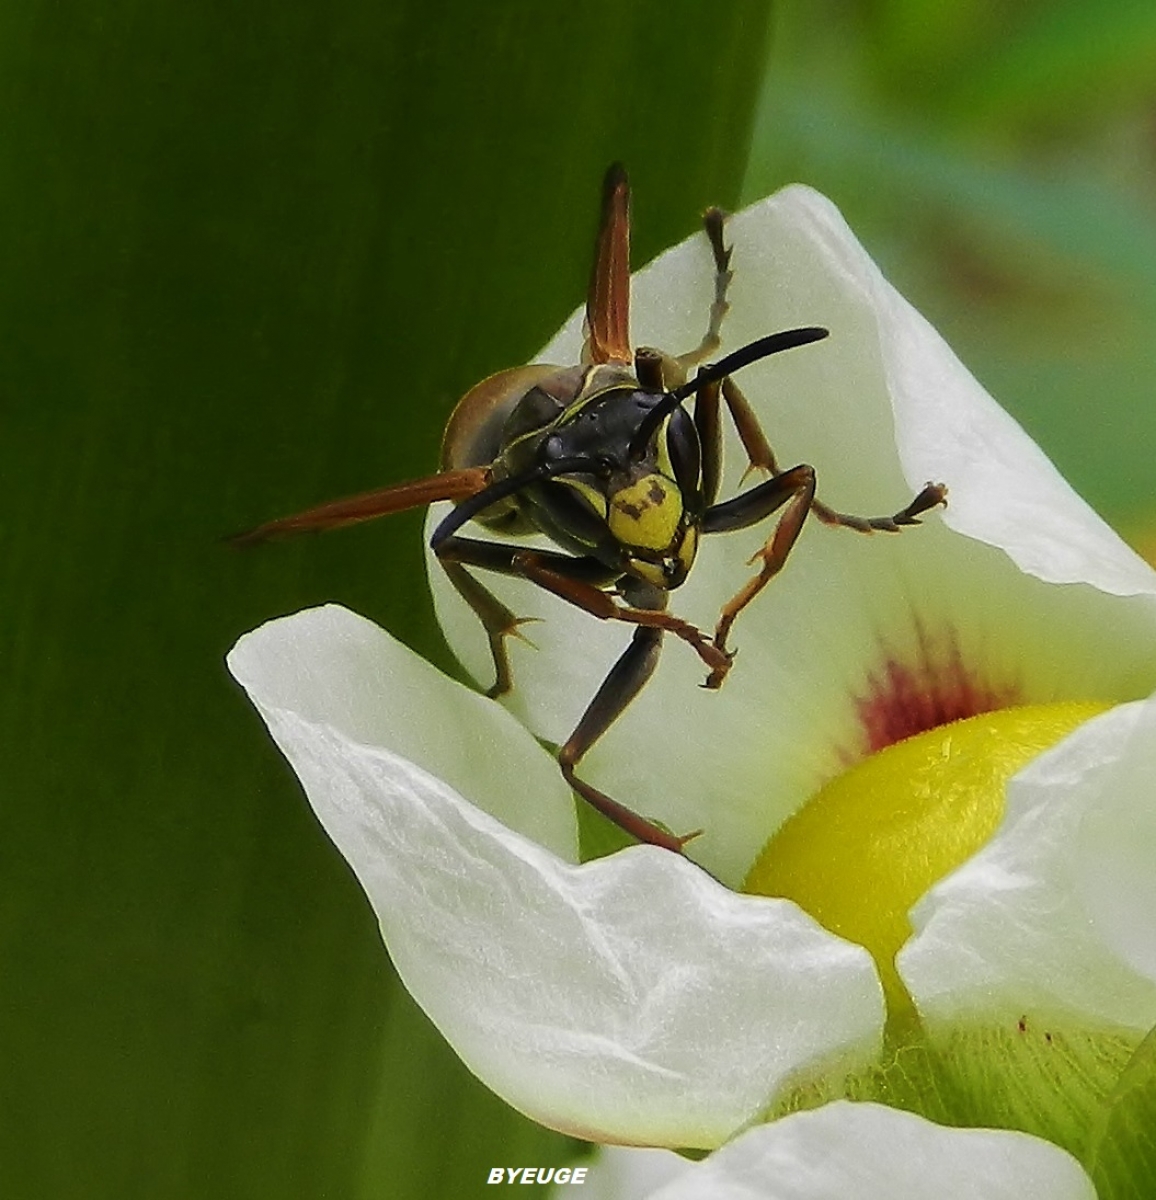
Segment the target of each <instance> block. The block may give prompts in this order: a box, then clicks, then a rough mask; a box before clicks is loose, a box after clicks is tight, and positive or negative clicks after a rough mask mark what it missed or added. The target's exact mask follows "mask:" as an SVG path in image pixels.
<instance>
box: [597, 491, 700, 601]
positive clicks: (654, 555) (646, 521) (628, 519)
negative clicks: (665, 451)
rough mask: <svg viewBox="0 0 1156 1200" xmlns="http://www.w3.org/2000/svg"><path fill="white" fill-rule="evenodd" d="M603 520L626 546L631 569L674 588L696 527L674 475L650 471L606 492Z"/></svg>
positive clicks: (694, 542)
mask: <svg viewBox="0 0 1156 1200" xmlns="http://www.w3.org/2000/svg"><path fill="white" fill-rule="evenodd" d="M607 524H608V525H609V526H610V532H611V534H612V536H613V537H614V540H615V541H616V542H618V543H619V545H621V546H622V547H623V549H625V550H627V551H628V554H627V559H626V563H627V566H628V567H629V568H630V571H631V573H632V574H635V575H637V576H638V577H639V578H641V579H644V580H646V582H647V583H653V584H654V585H655V586H656V587H661V588H672V587H677V586H678V585H679V584H680V583H682V581H683V580H684V579H685V578H686V575H687V572H688V571H689V570H690V567H691V564H692V563H693V562H694V556H695V551H696V550H697V549H698V531H697V529H696V528H695V526H694V525H693V524H692V523H691V522H690V521H689V520H688V517H687V513H686V510H685V508H684V506H683V496H682V492H681V490H680V489H679V487H678V484H676V483H675V482H674V480H673V479H668V478H667V477H666V476H665V475H659V474H657V473H654V472H651V473H649V474H646V475H642V476H640V477H639V478H637V479H634V480H632V481H630V482H628V483H626V484H624V485H623V486H622V487H619V488H617V489H616V490H613V491H611V492H610V495H609V502H608V511H607ZM631 552H633V553H631Z"/></svg>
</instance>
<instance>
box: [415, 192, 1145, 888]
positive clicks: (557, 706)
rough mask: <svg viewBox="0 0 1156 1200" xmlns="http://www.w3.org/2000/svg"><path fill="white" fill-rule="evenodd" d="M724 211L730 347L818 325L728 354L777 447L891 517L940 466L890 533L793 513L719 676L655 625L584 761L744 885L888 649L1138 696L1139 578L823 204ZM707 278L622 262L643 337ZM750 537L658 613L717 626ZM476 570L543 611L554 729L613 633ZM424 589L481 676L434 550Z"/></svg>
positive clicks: (1044, 688)
mask: <svg viewBox="0 0 1156 1200" xmlns="http://www.w3.org/2000/svg"><path fill="white" fill-rule="evenodd" d="M728 229H729V236H730V237H731V239H732V242H733V245H734V259H733V262H734V267H735V279H734V284H733V288H732V300H733V305H732V310H731V313H730V314H729V316H728V318H727V322H726V324H725V327H724V332H725V335H726V339H727V346H726V348H728V349H733V348H734V347H736V346H738V345H741V344H743V343H745V342H748V341H751V340H754V339H755V338H757V337H760V336H762V335H763V334H765V333H767V332H768V331H770V330H775V329H782V328H787V327H791V326H796V325H803V324H823V325H825V326H827V327H828V328H830V330H831V331H832V335H831V337H830V338H829V339H828V340H827V341H825V342H822V343H820V344H818V345H812V346H806V347H803V348H801V349H798V350H795V351H791V352H789V353H786V354H782V355H777V356H775V357H773V358H770V359H767V360H765V361H763V362H760V363H756V364H754V365H752V366H751V367H749V368H747V369H745V370H744V371H743V372H741V376H740V382H741V384H742V386H743V388H744V390H745V391H746V393H747V394H748V396H749V397H750V398H751V400H752V403H753V404H754V406H755V408H756V410H757V411H758V412H759V413H760V416H761V418H762V421H763V424H764V427H765V429H766V431H767V433H768V435H769V437H770V438H771V441H772V443H773V444H774V445H775V448H776V451H777V452H778V455H779V459H780V462H781V463H783V465H791V464H794V463H796V462H800V461H805V462H810V463H812V464H814V466H815V467H816V470H817V472H818V478H819V488H820V494H821V495H822V496H823V498H824V499H825V500H826V501H827V502H828V503H830V504H832V505H834V506H836V507H837V508H840V509H842V510H846V511H853V512H858V513H863V514H870V515H874V514H881V513H887V512H893V511H895V510H896V509H898V508H899V507H901V506H902V505H903V504H905V503H906V502H907V501H908V500H909V499H910V497H911V496H912V495H913V494H914V491H916V490H917V489H918V488H920V487H922V485H923V484H924V483H925V482H927V481H928V480H936V481H942V482H945V483H946V484H948V486H949V488H950V499H951V504H950V507H949V508H948V509H947V510H946V511H945V512H943V513H938V512H937V513H935V514H931V515H929V516H928V517H927V518H926V521H925V524H924V526H923V528H921V529H917V530H908V531H906V532H904V533H903V534H901V535H898V536H883V535H879V536H875V537H863V536H861V535H857V534H855V533H852V532H848V531H845V530H837V529H828V528H825V527H821V526H819V525H818V524H817V523H816V522H811V523H810V524H809V526H808V528H807V529H805V530H804V532H803V536H802V538H801V540H800V543H799V545H798V547H797V548H796V550H795V553H794V554H793V555H792V557H791V560H790V562H789V563H788V564H787V567H786V569H785V570H784V572H783V574H782V576H781V577H780V578H779V579H777V580H776V581H775V582H774V583H773V584H772V585H771V587H770V588H769V589H768V590H767V592H766V594H765V595H763V596H760V597H759V598H758V599H757V600H756V601H755V602H754V603H753V604H752V605H751V606H750V608H749V609H747V610H746V611H745V612H744V613H743V614H742V616H741V617H740V618H739V621H738V622H737V624H736V626H735V630H734V635H733V639H732V640H733V644H734V645H735V646H736V647H737V649H738V651H739V656H738V659H737V661H736V663H735V667H734V669H733V670H732V672H731V674H730V677H729V678H728V680H727V683H726V685H725V687H724V688H723V689H722V690H721V691H720V692H717V693H708V692H705V691H703V690H702V689H701V688H699V687H698V686H697V685H698V684H699V683H700V682H701V681H702V679H703V676H704V671H703V668H702V666H701V664H700V663H699V662H698V660H697V659H696V658H695V656H694V654H693V653H692V652H691V651H690V649H689V648H688V647H687V646H685V645H681V644H677V643H676V640H675V639H673V638H668V639H667V642H668V645H667V647H666V650H665V652H664V656H663V661H662V663H661V665H660V667H659V671H658V674H657V676H656V678H655V679H654V681H652V683H651V684H650V685H649V686H648V687H647V689H646V690H645V691H644V692H643V693H642V695H641V696H640V697H639V698H638V699H637V700H636V701H635V702H634V703H632V704H631V705H630V706H629V708H628V709H627V711H626V712H625V713H624V714H623V716H622V717H621V718H619V720H618V721H617V722H616V723H615V725H614V727H613V728H612V729H611V730H610V731H609V733H608V734H607V735H606V737H605V738H604V740H603V741H602V742H600V743H599V744H598V745H596V746H595V747H594V749H593V750H592V751H591V752H590V754H589V756H588V758H587V760H586V761H585V762H584V763H583V765H582V772H581V773H582V774H583V776H584V777H585V778H588V779H590V781H591V782H593V783H595V784H597V785H598V786H600V787H602V788H604V789H605V790H606V791H608V792H609V793H610V794H611V795H613V796H614V797H615V798H616V799H618V800H621V801H623V802H624V803H627V804H629V805H630V806H631V807H633V808H635V809H636V810H638V811H640V812H642V813H644V814H646V815H649V816H654V817H657V818H658V819H660V820H662V821H663V822H664V823H666V824H667V825H669V826H670V827H672V828H674V829H676V830H678V831H680V832H681V831H689V830H691V829H695V828H698V827H700V826H705V827H706V833H705V834H704V836H703V837H702V838H700V839H698V841H696V842H695V843H694V844H693V845H692V846H691V847H690V852H691V854H692V856H693V857H695V859H696V860H697V861H700V862H702V863H703V864H704V865H705V866H707V867H708V869H710V870H711V871H712V872H713V873H715V874H716V875H717V876H718V877H719V878H721V879H723V880H725V881H727V882H728V883H737V882H738V881H739V880H741V878H742V877H743V874H744V873H745V871H746V869H747V868H748V867H749V865H750V862H751V860H752V858H753V857H754V855H755V854H756V853H757V851H758V849H759V848H760V847H761V846H762V845H763V843H764V842H765V840H766V839H767V837H768V836H769V835H770V834H771V833H772V832H773V831H774V830H775V829H776V828H777V827H778V826H779V825H780V824H781V823H782V821H783V820H784V819H785V817H786V816H788V815H789V814H790V813H792V812H793V811H795V809H797V808H798V806H799V805H800V804H801V803H802V802H803V801H804V800H805V799H806V798H807V797H808V796H809V795H811V794H813V792H814V791H815V790H816V789H817V788H818V787H819V786H821V785H822V783H823V782H825V781H826V780H827V779H829V778H830V777H831V776H832V775H833V774H835V773H837V771H838V770H840V769H842V767H843V766H845V763H846V761H847V760H849V759H850V760H853V759H854V758H855V757H857V756H858V755H859V754H860V753H861V752H862V750H863V748H864V747H863V744H862V742H863V737H864V730H863V727H862V723H861V719H860V715H859V708H858V701H860V700H862V699H863V698H864V695H865V694H866V693H868V692H869V691H870V688H871V678H872V677H873V676H878V675H879V674H880V673H881V672H883V671H885V670H886V669H887V668H888V667H889V666H890V665H892V664H898V665H899V666H900V667H913V666H914V667H918V666H920V664H921V663H922V661H923V660H924V659H928V660H930V666H931V667H932V668H938V669H941V670H948V669H950V667H951V664H952V663H953V662H954V661H959V662H961V663H962V664H963V666H964V668H966V669H968V670H969V671H970V672H971V673H972V674H974V675H975V676H976V677H977V678H976V679H975V680H974V682H976V683H977V685H978V686H980V687H982V688H986V689H988V690H989V691H991V692H992V693H994V694H996V695H997V696H998V697H1006V699H1004V700H1003V702H1009V701H1012V700H1014V701H1020V702H1037V701H1049V700H1053V699H1059V698H1104V699H1114V700H1123V699H1133V698H1137V697H1140V696H1145V695H1147V694H1149V693H1150V692H1151V691H1152V689H1153V687H1154V686H1156V636H1153V635H1154V634H1156V602H1154V595H1156V573H1153V572H1152V570H1151V569H1150V568H1149V567H1148V566H1147V565H1146V564H1144V563H1143V562H1142V561H1141V560H1140V559H1138V558H1137V557H1136V556H1135V555H1134V554H1133V553H1132V552H1131V551H1130V550H1128V549H1127V548H1126V547H1125V546H1124V545H1123V543H1122V542H1120V540H1119V538H1118V537H1117V536H1116V535H1115V534H1114V533H1113V532H1112V531H1111V530H1110V529H1109V528H1108V527H1107V526H1106V525H1104V524H1103V522H1101V521H1100V520H1099V518H1097V517H1096V516H1095V515H1094V514H1093V513H1092V512H1091V510H1090V509H1088V507H1087V506H1086V505H1085V504H1084V502H1083V501H1082V500H1080V499H1079V497H1077V496H1076V495H1075V494H1074V493H1073V492H1072V491H1071V489H1070V488H1068V486H1067V485H1066V484H1065V483H1064V482H1063V480H1062V479H1061V478H1060V477H1059V476H1058V475H1057V474H1056V472H1055V470H1054V468H1053V467H1052V466H1051V465H1050V464H1049V463H1048V462H1047V460H1046V459H1045V458H1044V456H1043V455H1042V454H1041V453H1040V451H1039V450H1038V449H1037V448H1036V447H1035V445H1034V444H1033V443H1032V442H1031V440H1030V439H1029V438H1028V437H1027V435H1026V434H1025V433H1024V432H1023V431H1022V430H1021V429H1020V428H1019V427H1018V426H1017V425H1016V424H1015V422H1014V421H1012V420H1011V418H1010V417H1008V416H1007V415H1006V414H1005V413H1003V412H1002V410H1001V409H999V407H998V406H997V405H996V404H995V402H994V401H993V400H992V399H991V398H990V397H989V396H988V395H987V394H986V393H985V392H984V391H983V389H982V388H981V387H980V386H979V384H978V383H976V381H975V380H974V379H972V378H971V376H970V375H968V373H967V372H966V370H965V369H964V368H963V367H962V366H961V365H960V363H959V362H958V360H957V359H956V358H955V356H954V355H953V354H952V353H951V351H950V349H949V348H948V347H947V346H946V344H945V343H944V342H943V341H942V339H940V338H939V336H938V335H937V334H936V333H935V332H934V330H932V329H931V327H930V326H929V325H927V323H926V322H925V321H924V320H923V319H922V318H921V317H920V316H919V315H918V313H916V312H915V311H914V310H913V309H912V308H911V307H910V306H909V305H908V304H907V303H906V302H905V301H904V300H903V299H902V298H901V297H900V296H899V295H898V293H896V292H895V291H894V289H892V288H891V287H890V285H889V284H887V282H886V281H885V280H884V279H883V277H882V276H881V275H880V273H879V272H878V270H877V268H876V267H875V266H874V264H873V263H872V262H871V261H870V259H869V257H868V256H867V255H866V253H865V252H864V251H863V249H862V247H860V246H859V244H858V243H857V242H856V241H855V239H854V237H853V235H852V234H851V232H850V230H848V229H847V227H846V225H845V224H844V223H843V221H842V218H841V217H840V216H839V214H838V213H837V211H836V210H835V209H834V208H833V206H831V205H830V203H829V202H828V201H826V200H824V199H823V198H822V197H821V196H819V195H817V194H816V193H814V192H812V191H810V190H809V189H806V188H799V187H795V188H789V189H787V190H786V191H784V192H781V193H779V194H778V195H776V196H773V197H771V198H770V199H768V200H766V201H764V202H762V203H761V204H758V205H756V206H754V207H753V208H751V209H748V210H747V211H745V212H743V213H739V214H737V215H736V216H735V217H734V218H733V219H732V221H731V223H730V224H729V226H728ZM711 281H712V275H711V263H710V254H709V250H708V248H707V245H706V239H705V238H703V237H702V236H699V237H696V238H693V239H691V240H690V241H688V242H686V243H684V244H683V245H681V246H679V247H676V248H675V249H673V250H671V251H669V252H668V253H666V254H664V255H663V256H661V257H660V258H659V259H658V260H656V262H654V263H653V264H651V265H650V266H649V267H647V268H646V269H645V270H644V271H642V272H640V273H639V275H638V276H637V277H636V278H635V280H634V292H633V295H634V313H635V326H636V329H635V332H636V340H637V341H638V342H640V343H652V344H657V345H661V346H664V347H667V348H674V349H678V348H681V347H685V346H688V345H692V344H694V343H695V342H696V341H697V339H698V337H699V336H700V334H701V328H702V325H703V318H704V315H705V313H706V311H707V308H708V306H709V302H710V292H711ZM580 340H581V335H580V315H578V314H576V315H575V317H574V318H573V319H572V320H571V321H570V323H569V324H568V325H567V327H566V329H565V330H564V331H563V333H562V334H560V335H559V336H558V337H557V338H556V339H555V340H554V341H553V342H552V343H551V345H550V346H549V347H547V349H546V350H545V351H544V352H543V354H542V356H541V358H542V360H543V361H555V362H567V361H573V360H574V357H575V356H576V355H577V353H578V347H579V345H580ZM728 463H729V468H728V481H729V482H728V484H727V485H726V487H724V491H723V495H724V496H725V495H730V494H732V493H733V491H734V490H735V489H736V488H737V486H738V478H739V475H740V474H741V467H742V464H743V459H742V455H741V451H740V450H739V449H738V447H737V442H736V439H735V438H734V437H733V435H732V436H731V437H730V440H729V442H728ZM434 519H436V517H431V521H432V520H434ZM768 532H769V524H768V526H767V527H766V528H763V527H760V528H758V529H752V530H747V531H744V532H742V533H739V534H734V535H727V536H725V537H718V538H707V539H705V541H704V545H703V547H702V550H701V552H700V558H699V561H698V563H697V564H696V566H695V569H694V571H693V572H692V574H691V577H690V579H689V580H688V582H687V584H686V585H685V586H684V587H683V588H681V589H679V590H678V591H677V592H676V593H674V595H673V596H672V605H671V607H672V611H675V612H676V613H678V614H679V615H681V616H685V617H687V618H688V619H690V620H692V621H694V622H696V623H698V624H699V625H700V626H702V627H703V628H706V629H710V628H713V625H714V621H715V619H716V617H717V614H718V611H719V609H720V607H721V605H722V604H723V603H724V602H725V601H726V600H727V599H728V598H729V597H730V596H731V595H733V594H734V592H735V591H736V590H737V589H738V587H739V586H740V585H741V584H742V583H743V582H744V581H745V579H746V578H747V577H748V573H749V568H747V567H746V566H745V565H744V563H745V561H746V559H747V558H748V557H749V555H750V554H751V553H753V552H754V551H755V550H756V549H757V548H758V546H759V545H760V544H761V542H762V540H763V539H764V538H765V537H766V536H767V533H768ZM961 534H963V535H966V536H960V535H961ZM985 543H987V544H985ZM1024 572H1028V574H1025V573H1024ZM1057 581H1060V582H1063V581H1073V582H1071V583H1069V585H1068V586H1065V587H1056V586H1054V584H1055V582H1057ZM487 583H492V584H493V586H494V588H495V590H496V591H497V592H499V593H500V594H501V595H502V596H503V597H505V598H507V600H508V602H509V603H510V605H511V607H513V608H514V609H515V611H517V612H518V613H519V614H522V615H526V616H533V617H536V618H539V619H540V621H541V623H540V624H535V625H532V626H529V627H528V628H527V633H528V636H529V637H530V638H531V639H532V640H533V642H534V644H535V645H536V646H537V647H538V648H537V649H536V650H535V649H533V648H531V647H529V646H525V645H520V644H516V643H514V644H512V645H511V659H512V663H513V671H514V680H515V691H514V693H513V694H512V695H511V696H510V697H509V698H508V701H507V702H508V704H509V707H510V708H511V710H512V711H513V712H515V713H516V714H517V715H518V716H519V717H520V718H521V719H522V720H524V721H526V723H527V724H528V725H529V727H530V728H532V729H533V730H535V732H537V733H539V734H540V735H542V736H543V737H545V738H547V739H549V740H551V741H554V742H561V741H564V740H565V739H566V737H567V736H568V735H569V733H570V731H571V730H572V728H573V727H574V725H575V724H576V722H577V720H578V717H579V716H580V714H581V712H582V711H583V708H584V707H585V705H586V704H587V703H588V702H589V700H590V698H591V697H592V696H593V695H594V692H595V691H596V689H597V686H598V684H599V683H600V681H601V680H602V678H603V677H604V676H605V674H606V672H607V671H608V670H609V668H610V665H611V664H612V662H613V661H614V659H615V657H616V656H617V654H618V653H620V652H621V650H622V649H623V648H624V647H625V645H626V643H627V642H628V640H629V630H628V629H627V628H626V627H625V626H620V625H619V626H616V625H614V624H611V623H601V622H598V621H596V620H594V619H593V618H591V617H589V616H587V615H586V614H584V613H581V612H578V611H576V610H574V609H572V608H570V607H568V606H567V605H565V604H563V603H562V602H560V601H558V600H556V599H554V598H553V597H548V596H545V595H543V593H541V592H540V591H538V590H537V589H535V588H533V587H531V586H530V585H528V584H525V583H523V582H520V581H510V580H503V579H499V580H496V581H495V580H493V579H492V577H487ZM431 585H432V588H433V592H434V596H435V602H436V604H437V609H438V615H439V618H440V619H441V621H442V624H443V627H444V628H445V629H446V633H447V637H448V638H449V640H450V643H451V645H452V646H453V647H454V649H455V651H456V652H457V653H458V654H459V655H460V656H461V658H462V661H463V662H464V663H465V664H466V666H467V668H468V669H469V670H470V671H471V673H473V674H474V675H475V676H476V677H477V678H479V679H481V680H484V681H485V682H487V683H488V682H489V681H490V679H491V678H492V669H491V667H490V664H489V657H488V653H487V650H486V645H485V639H484V637H483V636H482V634H481V630H480V627H479V626H478V622H477V620H476V618H475V617H474V616H473V614H472V613H471V612H469V610H468V609H466V608H465V606H464V605H463V604H462V602H461V601H460V599H459V598H458V596H457V594H456V593H455V592H453V591H452V589H450V588H449V587H448V586H447V584H446V583H445V580H444V577H443V575H442V573H441V572H440V571H439V570H437V569H436V567H434V568H433V569H432V570H431ZM1133 593H1135V594H1133ZM997 702H998V701H997Z"/></svg>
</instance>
